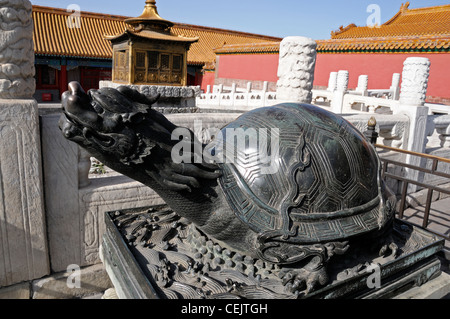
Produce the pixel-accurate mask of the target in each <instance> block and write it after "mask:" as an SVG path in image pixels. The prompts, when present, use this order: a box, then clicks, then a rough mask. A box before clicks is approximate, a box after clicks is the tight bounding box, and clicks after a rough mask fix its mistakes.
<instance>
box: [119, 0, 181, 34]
mask: <svg viewBox="0 0 450 319" xmlns="http://www.w3.org/2000/svg"><path fill="white" fill-rule="evenodd" d="M125 23H127V24H129V25H131V26H133V27H134V28H135V29H139V28H138V26H139V25H141V26H142V28H143V29H145V28H149V29H155V28H156V29H163V30H167V29H170V28H171V27H173V26H174V23H173V22H171V21H169V20H166V19H163V18H161V16H160V15H159V13H158V8H157V7H156V0H146V1H145V7H144V11H143V12H142V14H141V15H140V16H139V17H137V18H129V19H126V20H125Z"/></svg>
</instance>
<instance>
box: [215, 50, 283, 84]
mask: <svg viewBox="0 0 450 319" xmlns="http://www.w3.org/2000/svg"><path fill="white" fill-rule="evenodd" d="M278 59H279V58H278V54H230V55H220V56H219V63H218V64H219V70H218V77H219V78H227V79H240V80H248V81H269V82H276V81H277V80H278V78H277V71H278Z"/></svg>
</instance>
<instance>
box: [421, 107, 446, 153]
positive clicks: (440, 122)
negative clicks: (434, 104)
mask: <svg viewBox="0 0 450 319" xmlns="http://www.w3.org/2000/svg"><path fill="white" fill-rule="evenodd" d="M427 126H428V130H427V136H429V137H432V136H437V140H438V141H439V142H438V143H439V146H440V147H443V148H448V149H450V115H431V116H429V117H428V124H427ZM428 141H429V142H430V139H428Z"/></svg>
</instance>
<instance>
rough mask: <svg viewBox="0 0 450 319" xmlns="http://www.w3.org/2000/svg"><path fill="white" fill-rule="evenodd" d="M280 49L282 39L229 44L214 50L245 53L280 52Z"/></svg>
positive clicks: (220, 52) (223, 52) (217, 51)
mask: <svg viewBox="0 0 450 319" xmlns="http://www.w3.org/2000/svg"><path fill="white" fill-rule="evenodd" d="M279 50H280V41H271V42H261V43H244V44H227V45H224V46H222V47H220V48H217V49H215V50H214V52H215V53H216V54H227V53H228V54H229V53H234V54H238V53H241V54H244V53H266V54H267V53H278V52H279Z"/></svg>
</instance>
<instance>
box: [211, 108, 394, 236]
mask: <svg viewBox="0 0 450 319" xmlns="http://www.w3.org/2000/svg"><path fill="white" fill-rule="evenodd" d="M221 133H222V134H219V135H218V136H217V137H216V139H215V141H214V142H213V143H212V144H210V146H209V151H210V152H211V154H213V155H214V156H216V158H218V159H221V160H222V163H223V164H221V166H222V169H223V172H224V174H223V176H222V177H221V178H220V185H221V187H222V190H223V192H224V194H225V197H226V199H227V201H228V204H229V206H230V207H231V208H232V209H233V211H234V213H235V214H236V216H237V217H238V218H240V219H241V221H242V222H244V223H246V224H247V225H248V226H249V227H250V228H251V229H252V230H254V231H255V232H257V233H258V234H260V238H263V239H264V240H271V239H272V240H277V241H286V242H290V243H297V244H299V243H320V242H329V241H337V240H343V239H346V238H349V237H351V236H355V235H360V234H364V233H367V232H370V231H372V230H375V229H378V228H381V227H382V226H383V225H384V224H385V223H386V222H387V221H388V220H389V219H390V217H392V209H391V208H392V207H391V204H392V203H387V201H386V200H387V198H386V196H385V195H384V191H383V189H384V185H383V182H382V180H381V173H380V166H381V165H380V161H379V158H378V155H377V153H376V151H375V150H374V148H373V146H372V145H371V144H370V143H368V141H367V140H366V139H365V138H364V136H363V135H362V134H361V133H360V132H359V131H358V130H357V129H356V128H355V127H354V126H353V125H352V124H351V123H349V122H348V121H346V120H345V119H344V118H342V117H341V116H339V115H336V114H334V113H331V112H328V111H326V110H323V109H321V108H318V107H315V106H313V105H308V104H279V105H276V106H273V107H264V108H259V109H256V110H253V111H250V112H247V113H245V114H243V115H242V116H240V117H239V118H237V119H236V120H235V121H233V122H231V123H230V124H228V125H227V126H225V127H224V128H222V130H221ZM255 141H256V142H255Z"/></svg>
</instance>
